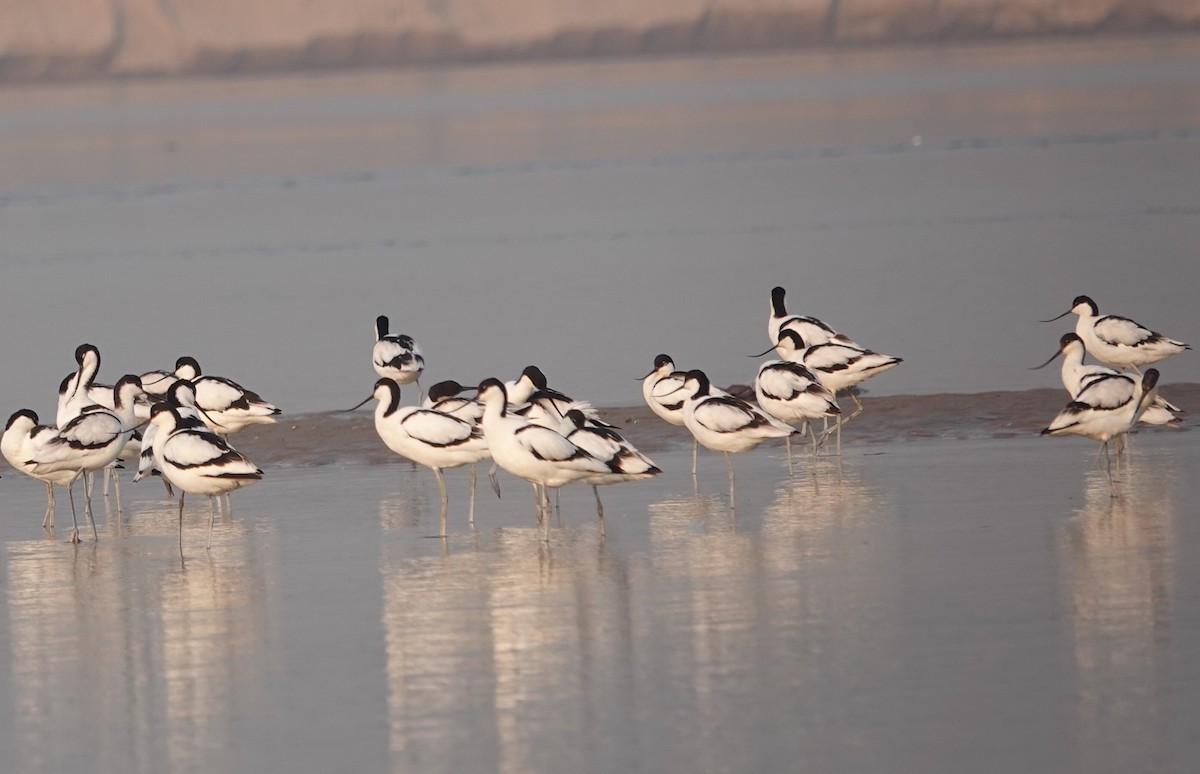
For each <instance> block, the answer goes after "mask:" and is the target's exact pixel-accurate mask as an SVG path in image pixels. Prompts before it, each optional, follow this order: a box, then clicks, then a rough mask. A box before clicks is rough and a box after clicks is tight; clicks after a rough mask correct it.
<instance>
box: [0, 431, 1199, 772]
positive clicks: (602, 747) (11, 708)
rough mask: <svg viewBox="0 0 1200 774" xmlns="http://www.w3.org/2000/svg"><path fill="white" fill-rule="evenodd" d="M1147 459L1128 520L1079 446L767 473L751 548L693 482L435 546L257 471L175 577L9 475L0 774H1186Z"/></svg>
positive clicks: (1176, 456) (977, 450) (424, 488)
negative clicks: (55, 528)
mask: <svg viewBox="0 0 1200 774" xmlns="http://www.w3.org/2000/svg"><path fill="white" fill-rule="evenodd" d="M1134 447H1135V448H1134V451H1133V455H1132V457H1131V459H1130V460H1129V461H1128V462H1127V464H1126V468H1125V470H1124V472H1123V482H1122V484H1121V487H1122V496H1121V497H1119V498H1112V497H1110V495H1109V488H1108V485H1107V483H1106V482H1105V480H1104V477H1103V474H1102V473H1100V472H1099V471H1097V470H1095V469H1094V468H1092V465H1091V462H1092V459H1093V457H1094V450H1093V448H1094V447H1093V446H1092V445H1091V444H1089V443H1085V442H1082V441H1079V440H1078V439H1074V440H1060V439H1048V440H1047V439H1037V438H1032V439H1020V440H1011V439H1010V440H1007V441H998V440H988V441H977V442H976V441H924V442H918V443H909V444H903V443H901V444H886V445H881V446H874V447H870V446H868V447H861V446H859V447H856V448H855V449H854V451H853V452H852V453H850V454H848V455H847V457H846V458H845V459H844V460H842V461H841V462H840V464H839V462H838V461H837V460H835V459H822V460H821V461H820V462H819V463H817V464H816V465H811V464H810V463H809V462H808V461H807V460H804V461H802V463H801V465H800V466H799V467H798V469H797V472H796V475H795V477H789V476H788V473H787V467H786V464H785V463H784V461H783V459H782V457H781V455H782V449H779V448H771V449H767V448H760V449H758V450H755V451H753V452H749V453H746V454H742V455H738V456H737V458H736V460H735V467H736V470H737V474H738V478H737V493H736V510H735V511H734V512H733V513H731V512H730V510H729V508H728V502H727V500H726V480H725V465H724V462H723V461H722V459H721V458H720V456H719V455H713V454H702V456H701V460H700V462H701V464H700V471H699V474H700V477H699V486H698V489H694V488H693V484H692V481H691V476H690V475H689V474H688V472H687V471H688V467H689V463H690V452H689V451H688V450H687V449H686V448H678V449H675V450H672V451H669V452H664V453H662V454H660V455H656V461H657V462H658V463H659V464H660V465H661V466H662V467H663V468H664V469H665V471H666V472H664V474H663V475H662V476H661V477H660V478H659V479H657V480H655V481H651V482H642V483H637V484H630V485H625V486H618V487H609V488H607V490H606V491H605V492H604V497H605V510H606V517H605V529H604V531H603V533H602V532H601V530H600V529H599V527H598V525H597V523H596V518H595V515H594V507H593V504H592V496H591V493H590V492H588V491H587V490H586V489H585V488H579V487H575V488H568V489H565V490H564V491H563V493H562V506H561V508H562V516H561V521H560V522H559V521H556V522H554V523H553V524H552V526H551V527H550V529H549V531H548V535H547V538H548V539H547V540H546V541H545V542H543V541H542V539H541V537H542V531H541V529H540V528H538V527H536V526H535V525H534V519H533V503H532V496H531V494H530V492H529V490H528V488H527V487H526V486H525V485H524V484H522V483H518V482H515V481H513V480H512V479H510V478H508V477H504V479H503V486H504V495H505V496H504V499H502V500H496V499H495V498H494V497H492V496H491V493H490V492H487V494H486V496H484V497H481V500H480V504H479V507H478V512H477V522H476V528H475V529H474V530H472V529H469V528H468V527H467V524H466V518H465V512H464V510H465V509H464V507H463V501H464V499H465V490H466V483H465V476H464V474H463V473H462V472H461V471H451V472H450V474H449V476H448V479H449V485H450V490H451V491H450V495H451V515H450V537H449V538H448V539H447V540H445V541H442V540H439V539H436V538H429V537H427V536H429V535H433V534H436V532H437V528H438V527H437V524H438V494H437V487H436V485H435V483H434V479H433V476H432V475H431V474H430V473H429V472H428V471H426V470H424V469H419V470H414V469H412V468H411V467H410V466H408V465H406V464H402V463H400V462H397V463H396V464H394V465H387V466H375V467H369V466H363V467H351V468H347V469H338V468H335V467H332V466H326V467H320V468H311V469H291V470H277V471H268V476H267V479H266V480H264V481H263V482H262V483H261V484H258V485H255V486H254V487H251V488H249V489H246V490H244V491H243V492H239V493H238V494H237V495H236V496H235V498H234V500H235V512H234V515H233V517H232V519H225V518H222V519H218V521H217V526H216V530H215V533H214V538H213V548H212V549H211V550H208V551H206V550H205V548H204V540H205V537H204V535H205V529H206V526H205V525H206V521H207V514H206V512H205V509H204V506H203V501H202V499H200V500H199V501H197V502H196V503H194V504H193V505H191V506H190V507H189V510H188V512H187V518H186V530H185V544H186V545H185V547H186V551H187V553H188V559H187V563H186V565H181V563H180V560H179V554H178V548H177V546H176V533H175V520H174V511H173V509H172V508H171V506H170V505H168V504H166V503H165V502H164V501H163V500H162V499H161V498H162V489H161V487H159V486H158V484H157V483H156V482H150V484H151V486H150V488H148V489H147V488H146V485H145V484H139V485H138V486H136V487H135V486H130V485H128V484H126V487H125V489H126V496H127V498H129V501H128V502H127V506H126V510H125V512H124V514H123V515H118V514H116V513H115V511H113V510H111V509H110V510H109V511H105V510H104V509H103V508H99V509H98V510H99V512H100V540H99V542H98V543H92V542H91V541H85V542H84V543H83V544H82V545H80V546H78V547H74V546H70V545H68V544H66V543H64V542H62V537H63V535H64V534H65V530H61V531H60V533H59V539H58V540H54V539H49V538H46V537H44V536H42V535H41V533H40V529H39V528H38V526H37V525H38V523H39V521H40V519H41V512H42V504H43V497H42V491H41V488H40V487H39V486H38V485H37V484H36V483H35V482H32V481H30V480H28V479H24V480H23V481H17V482H16V485H15V486H14V482H12V481H10V479H9V476H8V474H5V477H4V479H3V480H2V481H0V486H2V487H3V489H4V491H5V494H4V498H3V500H2V503H3V511H4V512H3V518H0V544H2V545H3V553H2V555H0V611H2V614H0V748H2V749H3V750H4V768H5V769H6V770H11V771H21V772H61V771H130V772H134V771H138V772H142V771H144V772H160V771H263V772H275V771H278V772H328V771H354V772H368V771H395V772H410V771H444V772H463V771H472V772H487V771H495V772H511V773H512V774H517V773H519V772H530V771H541V772H561V771H585V772H611V771H635V772H676V771H678V772H780V771H839V772H931V771H945V772H960V771H973V772H986V773H989V774H991V773H994V774H1008V773H1009V772H1014V771H1039V772H1079V774H1097V773H1098V772H1113V773H1114V774H1116V773H1117V772H1121V773H1124V772H1129V771H1153V772H1179V773H1180V774H1183V773H1184V772H1189V771H1191V770H1192V768H1194V762H1195V760H1196V756H1197V754H1200V737H1197V735H1196V734H1195V733H1194V727H1195V723H1194V718H1195V716H1196V711H1197V709H1198V708H1200V669H1198V668H1197V664H1196V654H1197V653H1198V652H1200V592H1198V591H1197V590H1198V589H1200V575H1198V573H1200V570H1198V569H1197V567H1198V565H1197V563H1196V562H1195V561H1194V557H1195V555H1196V552H1197V550H1198V549H1200V530H1198V529H1197V520H1196V519H1195V518H1194V516H1195V514H1194V512H1193V511H1194V509H1192V508H1191V507H1189V503H1193V502H1195V500H1196V498H1197V496H1200V492H1197V484H1196V482H1197V480H1198V479H1197V477H1196V476H1195V475H1194V473H1195V459H1196V455H1197V452H1198V451H1200V450H1198V449H1197V434H1196V433H1194V432H1189V433H1150V434H1144V435H1139V436H1138V438H1137V439H1136V442H1135V445H1134ZM483 491H485V492H486V487H484V489H483ZM60 500H65V498H60ZM65 510H66V509H65V508H63V507H60V510H59V519H60V522H59V523H60V525H61V524H62V523H63V522H62V519H63V518H64V517H65V518H66V519H67V520H68V521H67V523H68V524H69V513H65Z"/></svg>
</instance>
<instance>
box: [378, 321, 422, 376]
mask: <svg viewBox="0 0 1200 774" xmlns="http://www.w3.org/2000/svg"><path fill="white" fill-rule="evenodd" d="M371 365H373V366H374V367H375V373H377V374H379V375H380V376H381V377H383V378H385V379H394V380H395V381H396V383H397V384H412V383H413V382H417V384H418V385H419V384H420V381H419V380H420V378H421V374H422V373H424V372H425V356H424V355H422V354H421V348H420V347H419V346H417V342H416V341H414V340H413V337H412V336H405V335H404V334H402V333H388V318H387V316H385V315H382V314H381V315H379V316H378V317H376V318H375V346H374V348H373V349H372V350H371Z"/></svg>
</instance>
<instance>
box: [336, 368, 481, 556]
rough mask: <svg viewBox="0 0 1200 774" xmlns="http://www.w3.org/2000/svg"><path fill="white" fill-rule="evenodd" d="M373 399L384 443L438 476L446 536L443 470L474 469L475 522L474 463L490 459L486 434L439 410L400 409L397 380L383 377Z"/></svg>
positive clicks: (472, 488) (472, 513)
mask: <svg viewBox="0 0 1200 774" xmlns="http://www.w3.org/2000/svg"><path fill="white" fill-rule="evenodd" d="M371 398H374V399H375V400H377V401H379V403H378V405H376V407H375V432H376V433H378V434H379V437H380V439H382V440H383V442H384V444H386V445H387V447H388V448H389V449H391V450H392V451H394V452H395V453H396V454H399V455H400V456H401V457H407V458H408V459H410V460H412V461H413V462H416V463H418V464H420V465H424V466H425V467H427V468H430V469H431V470H433V474H434V475H435V476H436V477H437V482H438V492H439V493H440V494H441V497H442V521H441V525H442V535H445V534H446V509H447V503H448V498H447V496H446V477H445V475H444V474H443V473H442V471H443V470H445V469H447V468H457V467H461V466H463V465H470V466H471V485H470V491H471V505H470V511H469V513H470V515H469V519H470V521H471V523H474V521H475V463H477V462H479V461H480V460H483V459H487V458H488V457H489V456H491V455H490V453H489V452H488V444H487V441H486V440H485V439H484V436H483V431H482V430H480V428H479V427H477V426H476V424H475V423H474V422H472V421H471V420H469V419H461V418H459V417H456V416H454V415H453V414H449V413H445V412H442V411H439V410H437V409H433V408H424V407H419V406H401V405H400V385H399V384H398V383H397V382H396V380H395V379H389V378H383V379H380V380H379V381H377V382H375V390H374V392H372V394H371ZM371 398H367V400H370V399H371ZM363 402H364V403H365V402H366V401H363ZM360 405H361V404H360ZM355 408H357V406H356V407H355Z"/></svg>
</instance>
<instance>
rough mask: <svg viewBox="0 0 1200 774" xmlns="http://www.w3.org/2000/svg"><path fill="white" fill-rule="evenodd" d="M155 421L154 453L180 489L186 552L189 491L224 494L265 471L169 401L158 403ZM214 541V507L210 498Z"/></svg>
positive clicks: (154, 413)
mask: <svg viewBox="0 0 1200 774" xmlns="http://www.w3.org/2000/svg"><path fill="white" fill-rule="evenodd" d="M151 422H153V423H154V424H155V425H157V427H158V430H157V432H156V437H155V439H154V456H155V460H156V463H157V465H158V468H159V470H161V471H162V475H163V478H165V479H167V481H169V482H171V484H173V485H174V486H175V487H177V488H178V489H180V490H181V491H180V493H179V553H180V555H181V556H182V555H183V502H184V497H185V495H186V494H188V493H191V494H203V495H209V496H210V497H211V496H214V495H223V494H228V493H229V492H232V491H233V490H235V489H240V488H241V487H244V486H247V485H249V484H252V483H254V482H255V481H258V480H260V479H262V477H263V472H262V471H261V470H259V469H258V468H257V467H256V466H255V465H254V463H252V462H250V460H248V459H247V458H246V456H245V455H244V454H242V453H241V452H239V451H237V450H236V449H234V448H232V447H230V445H229V444H228V443H227V442H226V441H225V439H223V438H221V437H220V436H218V435H217V434H216V433H213V432H212V431H210V430H209V429H208V428H207V427H205V426H204V424H203V422H200V421H198V420H196V419H188V418H184V417H181V416H180V414H179V411H178V410H177V409H176V408H174V407H172V406H168V405H166V404H160V405H158V406H155V407H154V409H153V410H152V412H151ZM208 507H209V522H208V531H209V539H210V542H211V536H212V523H213V510H212V502H211V500H210V501H209V506H208Z"/></svg>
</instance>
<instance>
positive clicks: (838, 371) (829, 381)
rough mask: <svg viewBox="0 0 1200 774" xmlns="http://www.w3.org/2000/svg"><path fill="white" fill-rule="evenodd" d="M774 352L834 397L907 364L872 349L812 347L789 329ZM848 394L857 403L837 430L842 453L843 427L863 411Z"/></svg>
mask: <svg viewBox="0 0 1200 774" xmlns="http://www.w3.org/2000/svg"><path fill="white" fill-rule="evenodd" d="M775 351H776V352H777V353H778V354H779V357H780V358H782V359H783V360H789V361H791V362H793V363H800V364H801V365H803V366H804V367H805V368H807V369H808V370H809V371H811V372H812V373H813V374H815V375H816V377H817V378H818V379H820V380H821V384H823V385H825V387H826V388H828V389H829V391H830V392H832V393H833V394H834V395H837V394H838V393H840V392H842V391H843V390H849V389H850V388H851V387H854V386H855V385H858V384H860V383H862V382H864V381H866V380H867V379H870V378H871V377H873V376H877V375H879V374H881V373H883V372H884V371H887V370H889V369H892V368H895V367H896V366H898V365H899V364H900V363H902V362H904V361H903V359H901V358H898V357H893V356H891V355H881V354H880V353H878V352H873V351H871V350H869V349H863V348H862V347H859V346H855V345H851V344H842V343H839V342H836V341H830V342H826V343H825V344H811V345H810V344H809V343H808V342H806V341H805V340H804V339H803V338H802V337H801V336H800V334H798V333H796V332H795V331H793V330H786V329H785V330H783V331H782V332H780V334H779V341H777V342H776V343H775ZM763 354H766V353H763ZM849 394H850V397H851V398H852V399H853V400H854V412H853V413H852V414H850V416H845V415H842V416H839V417H838V421H837V425H836V426H835V427H834V429H835V430H836V431H837V436H838V453H839V454H840V453H841V451H842V430H841V428H842V426H843V425H845V424H846V423H847V422H849V421H850V420H851V419H854V418H855V417H857V416H858V415H859V414H861V413H862V412H863V404H862V401H860V400H859V399H858V396H857V395H855V394H854V393H853V392H850V393H849Z"/></svg>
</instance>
